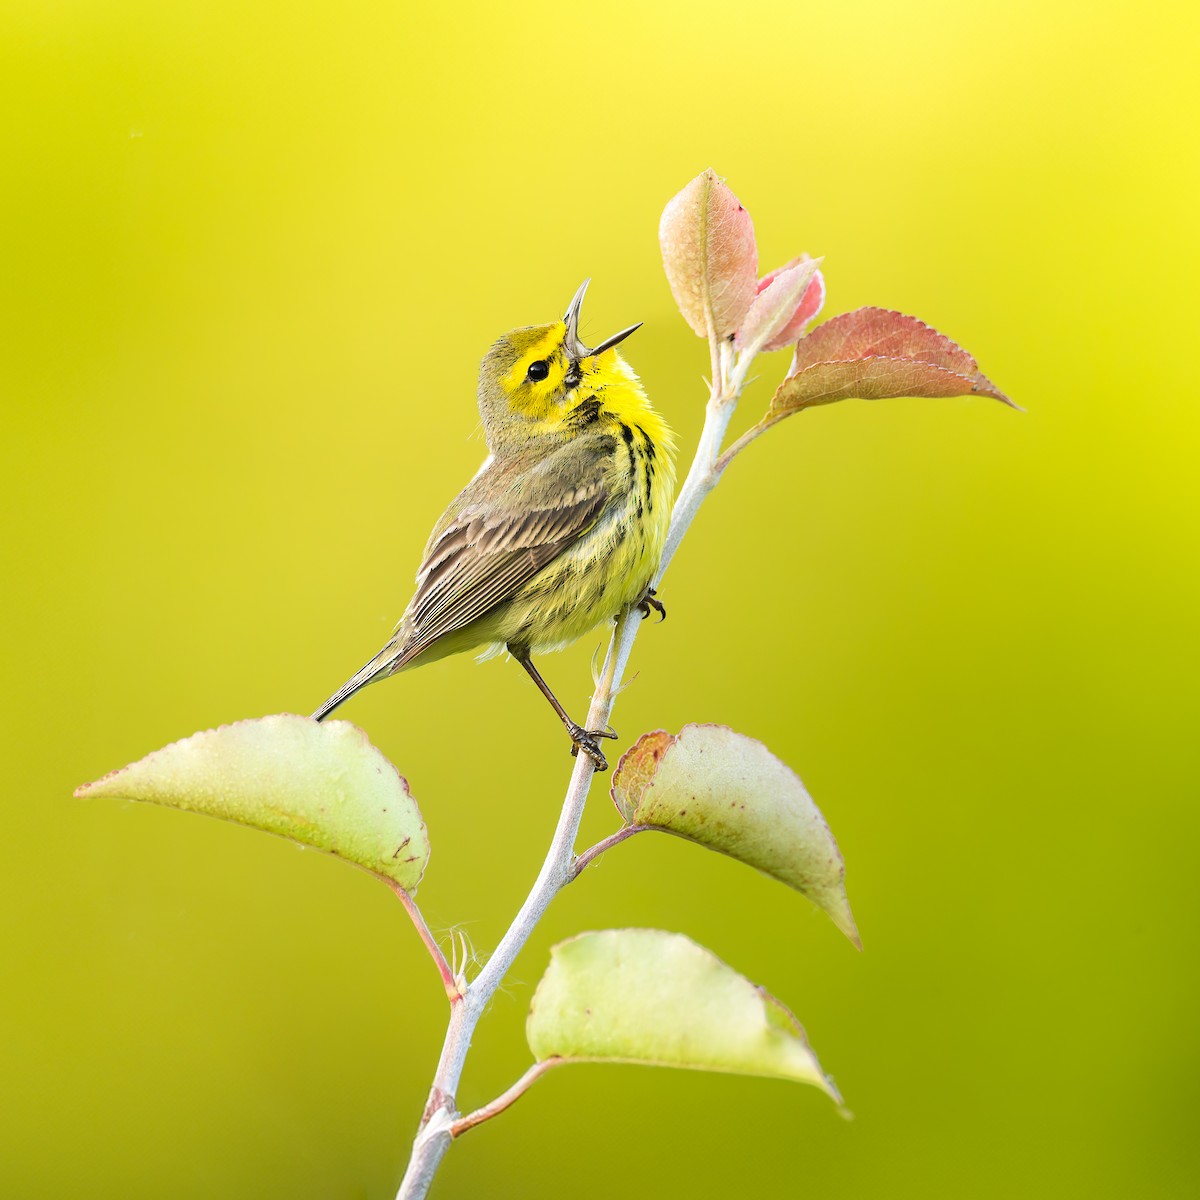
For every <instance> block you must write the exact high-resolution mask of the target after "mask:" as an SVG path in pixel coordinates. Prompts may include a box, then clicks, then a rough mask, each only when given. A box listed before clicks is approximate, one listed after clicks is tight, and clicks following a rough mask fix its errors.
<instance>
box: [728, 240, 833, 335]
mask: <svg viewBox="0 0 1200 1200" xmlns="http://www.w3.org/2000/svg"><path fill="white" fill-rule="evenodd" d="M819 264H820V260H819V259H815V260H814V259H811V258H809V257H808V255H807V254H805V255H802V256H801V257H800V258H794V259H792V261H791V262H790V263H788V264H787V265H786V266H783V267H780V268H779V269H778V270H775V271H772V272H771V273H770V274H769V275H765V276H764V277H763V278H762V279H760V280H759V281H758V294H757V295H756V296H755V297H754V303H753V304H751V305H750V311H749V312H748V313H747V314H746V317H745V320H743V321H742V325H741V328H740V329H739V330H738V331H737V336H736V338H735V339H734V341H735V344H736V346H737V348H738V349H739V350H740V351H743V352H745V353H748V354H758V353H759V352H760V351H763V350H782V349H783V347H784V346H791V345H794V344H795V342H796V340H797V339H798V338H799V337H801V336H802V335H803V333H804V331H805V330H806V329H807V328H808V325H809V323H810V322H811V321H812V319H813V318H814V317H815V316H816V315H817V313H818V312H819V311H820V308H821V305H822V303H823V302H824V300H825V283H824V280H822V278H821V272H820V271H819V270H818V269H817V268H818V266H819Z"/></svg>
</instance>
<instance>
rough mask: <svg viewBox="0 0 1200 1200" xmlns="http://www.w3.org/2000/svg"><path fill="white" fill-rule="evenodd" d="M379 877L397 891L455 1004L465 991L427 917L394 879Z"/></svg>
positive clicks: (448, 994) (447, 993) (451, 1001)
mask: <svg viewBox="0 0 1200 1200" xmlns="http://www.w3.org/2000/svg"><path fill="white" fill-rule="evenodd" d="M378 878H379V879H382V880H383V882H384V883H386V884H387V885H388V887H390V888H391V889H392V891H393V892H395V893H396V895H397V896H398V897H399V899H400V903H401V904H403V905H404V911H405V912H406V913H408V916H409V919H410V920H411V921H412V923H413V926H414V927H415V929H416V931H417V934H418V936H419V937H420V939H421V941H422V942H423V943H424V945H425V949H426V950H428V951H429V957H430V958H432V959H433V965H434V966H435V967H437V970H438V974H439V975H440V976H441V977H442V986H443V987H444V988H445V989H446V995H447V997H448V998H449V1000H450V1003H451V1004H454V1003H456V1002H457V1001H459V1000H461V999H462V997H463V991H462V988H461V987H460V986H459V981H458V980H457V979H455V977H454V972H453V971H452V970H451V969H450V964H449V963H448V962H447V961H446V956H445V955H444V954H443V953H442V948H441V946H439V945H438V944H437V941H436V939H435V938H434V936H433V934H432V933H430V931H429V926H428V925H426V924H425V917H424V916H423V915H422V913H421V910H420V909H419V908H418V907H417V902H416V901H415V900H414V899H413V898H412V897H411V896H410V895H409V894H408V892H406V891H405V890H404V888H402V887H401V886H400V885H399V884H398V883H397V882H396V881H395V880H394V879H388V878H387V876H385V875H380V876H378Z"/></svg>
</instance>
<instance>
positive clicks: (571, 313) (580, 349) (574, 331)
mask: <svg viewBox="0 0 1200 1200" xmlns="http://www.w3.org/2000/svg"><path fill="white" fill-rule="evenodd" d="M591 282H592V281H591V280H590V279H585V280H584V281H583V283H582V284H580V287H579V291H577V292H576V293H575V298H574V299H573V300H572V301H571V304H570V306H569V307H568V308H567V315H566V316H565V317H563V321H565V322H566V326H567V337H566V343H565V344H566V350H567V353H568V354H569V355H570V356H571V361H572V362H579V360H580V359H583V358H590V357H591V356H592V355H593V354H600V353H601V352H603V351H605V350H611V349H612V347H613V346H615V345H616V344H617V343H618V342H623V341H624V340H625V339H626V338H627V337H628V336H629V335H630V334H631V333H632V332H633V331H634V330H635V329H641V327H642V322H641V321H639V322H638V323H637V324H636V325H630V326H629V328H628V329H622V330H621V332H620V333H614V334H613V335H612V337H610V338H607V339H606V340H605V341H603V342H601V343H600V345H599V346H597V347H595V349H589V348H588V347H587V346H585V345H584V343H583V342H582V341H580V339H579V310H580V309H581V308H582V307H583V297H584V296H585V295H586V294H587V290H588V284H589V283H591Z"/></svg>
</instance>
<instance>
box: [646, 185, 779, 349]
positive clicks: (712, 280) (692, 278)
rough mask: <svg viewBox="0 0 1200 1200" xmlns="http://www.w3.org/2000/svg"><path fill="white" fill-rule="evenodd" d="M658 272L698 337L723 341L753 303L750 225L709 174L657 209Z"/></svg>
mask: <svg viewBox="0 0 1200 1200" xmlns="http://www.w3.org/2000/svg"><path fill="white" fill-rule="evenodd" d="M658 240H659V244H660V245H661V247H662V256H663V267H664V269H665V270H666V272H667V282H668V283H669V284H670V285H671V294H672V295H673V296H674V297H675V303H676V304H678V305H679V311H680V312H681V313H682V314H683V318H684V320H685V321H687V323H688V324H689V325H690V326H691V327H692V328H693V329H694V330H695V331H696V333H697V334H699V335H700V337H717V338H725V337H728V336H729V335H730V334H732V333H733V332H734V330H736V329H737V327H738V326H739V325H740V324H741V322H742V318H743V317H744V316H745V315H746V313H747V311H748V310H749V308H750V304H751V302H752V301H753V300H754V289H755V285H756V281H757V276H758V249H757V246H756V245H755V242H754V223H753V222H752V221H751V220H750V214H749V213H748V212H747V211H746V210H745V209H744V208H743V207H742V206H741V205H740V204H739V203H738V198H737V197H736V196H735V195H734V194H733V192H732V191H731V190H730V189H729V188H728V187H727V186H726V185H725V184H724V183H723V182H722V181H721V180H720V179H718V178H717V176H716V174H715V172H713V171H712V170H711V169H710V170H707V171H703V172H701V174H699V175H697V176H696V178H695V179H693V180H692V182H691V183H689V184H688V185H687V187H685V188H684V189H683V191H681V192H680V193H679V194H678V195H676V196H674V197H672V199H671V200H669V201H668V202H667V206H666V208H664V209H663V215H662V220H661V221H660V223H659V226H658Z"/></svg>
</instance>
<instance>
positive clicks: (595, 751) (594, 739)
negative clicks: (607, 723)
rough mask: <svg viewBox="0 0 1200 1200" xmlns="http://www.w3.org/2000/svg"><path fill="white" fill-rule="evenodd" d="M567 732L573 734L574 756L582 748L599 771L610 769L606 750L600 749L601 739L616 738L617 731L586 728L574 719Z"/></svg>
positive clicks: (572, 750) (572, 752) (572, 754)
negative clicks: (577, 723)
mask: <svg viewBox="0 0 1200 1200" xmlns="http://www.w3.org/2000/svg"><path fill="white" fill-rule="evenodd" d="M567 732H568V733H569V734H570V735H571V757H572V758H574V757H575V756H576V755H577V754H578V753H579V752H580V750H582V751H583V752H584V754H586V755H587V756H588V758H590V759H591V760H592V763H593V765H594V766H595V768H596V770H597V771H607V770H608V759H607V758H605V757H604V751H603V750H601V749H600V739H601V738H615V737H616V736H617V735H616V734H615V733H613V732H612V731H611V730H608V729H584V727H583V726H582V725H576V724H575V722H574V721H572V722H571V723H570V724H569V725H568V726H567Z"/></svg>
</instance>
